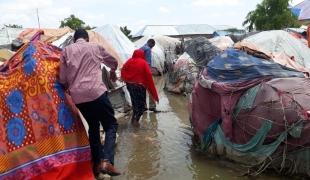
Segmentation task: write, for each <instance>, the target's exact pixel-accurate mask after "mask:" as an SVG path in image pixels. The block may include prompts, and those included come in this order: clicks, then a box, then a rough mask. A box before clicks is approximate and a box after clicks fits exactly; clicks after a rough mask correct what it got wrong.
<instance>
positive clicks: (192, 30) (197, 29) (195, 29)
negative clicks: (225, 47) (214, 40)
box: [176, 24, 216, 35]
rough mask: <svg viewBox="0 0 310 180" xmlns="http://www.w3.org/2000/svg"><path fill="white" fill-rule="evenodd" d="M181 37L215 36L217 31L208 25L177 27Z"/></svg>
mask: <svg viewBox="0 0 310 180" xmlns="http://www.w3.org/2000/svg"><path fill="white" fill-rule="evenodd" d="M176 28H177V31H178V32H179V34H180V35H194V34H213V33H214V31H215V30H216V29H215V28H214V27H212V26H210V25H207V24H189V25H179V26H177V27H176Z"/></svg>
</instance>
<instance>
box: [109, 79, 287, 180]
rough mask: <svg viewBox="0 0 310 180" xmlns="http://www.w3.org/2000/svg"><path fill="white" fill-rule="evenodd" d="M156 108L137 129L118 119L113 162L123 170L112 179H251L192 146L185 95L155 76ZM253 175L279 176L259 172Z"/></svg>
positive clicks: (237, 168)
mask: <svg viewBox="0 0 310 180" xmlns="http://www.w3.org/2000/svg"><path fill="white" fill-rule="evenodd" d="M156 82H157V88H158V91H159V97H160V103H159V105H158V107H157V108H158V110H162V111H164V112H161V113H156V114H155V113H151V112H146V113H145V114H144V116H143V118H142V120H141V127H140V129H135V128H133V127H132V126H131V125H130V116H128V117H125V118H121V119H119V130H118V133H119V138H118V144H117V150H116V151H117V152H116V156H115V158H116V159H115V165H116V166H117V167H118V168H119V169H120V170H121V172H122V173H123V174H122V175H121V176H119V177H115V178H113V179H117V180H122V179H130V180H131V179H137V180H140V179H141V180H144V179H156V180H157V179H169V180H174V179H177V180H183V179H184V180H187V179H197V180H208V179H210V180H212V179H224V180H225V179H236V180H238V179H242V180H244V179H254V178H249V177H241V175H242V174H243V173H244V172H242V171H240V170H239V169H240V168H239V166H238V165H236V164H234V165H232V163H228V162H226V161H219V160H216V159H213V160H211V159H210V158H207V157H206V155H205V154H204V153H199V151H197V150H195V146H194V145H193V141H192V136H193V134H192V130H191V127H190V123H189V114H188V111H187V98H186V97H184V96H176V95H172V94H170V93H167V92H164V91H163V87H164V79H157V80H156ZM255 179H264V180H265V179H272V180H276V179H283V177H282V178H281V177H273V176H270V175H263V176H261V177H259V178H255Z"/></svg>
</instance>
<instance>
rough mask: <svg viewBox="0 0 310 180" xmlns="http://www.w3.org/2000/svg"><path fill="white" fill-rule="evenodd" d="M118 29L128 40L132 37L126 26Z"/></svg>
mask: <svg viewBox="0 0 310 180" xmlns="http://www.w3.org/2000/svg"><path fill="white" fill-rule="evenodd" d="M120 29H121V31H122V32H123V33H124V34H125V35H126V36H127V37H128V38H129V39H130V40H132V39H133V37H132V35H131V34H130V33H131V30H129V29H128V28H127V26H124V27H120Z"/></svg>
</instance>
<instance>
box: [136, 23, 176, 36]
mask: <svg viewBox="0 0 310 180" xmlns="http://www.w3.org/2000/svg"><path fill="white" fill-rule="evenodd" d="M152 35H166V36H177V35H179V32H178V31H177V30H176V27H175V26H173V25H147V26H145V27H144V28H143V29H141V30H140V31H139V32H138V33H136V34H135V35H134V37H141V36H152Z"/></svg>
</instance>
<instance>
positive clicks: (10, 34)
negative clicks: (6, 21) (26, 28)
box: [0, 27, 23, 49]
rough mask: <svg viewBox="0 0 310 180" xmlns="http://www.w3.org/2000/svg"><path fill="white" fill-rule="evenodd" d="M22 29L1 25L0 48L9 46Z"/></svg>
mask: <svg viewBox="0 0 310 180" xmlns="http://www.w3.org/2000/svg"><path fill="white" fill-rule="evenodd" d="M22 31H23V29H22V28H8V27H2V28H1V29H0V48H7V49H9V48H11V43H12V41H13V40H14V39H16V38H17V37H18V35H19V33H20V32H22Z"/></svg>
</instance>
